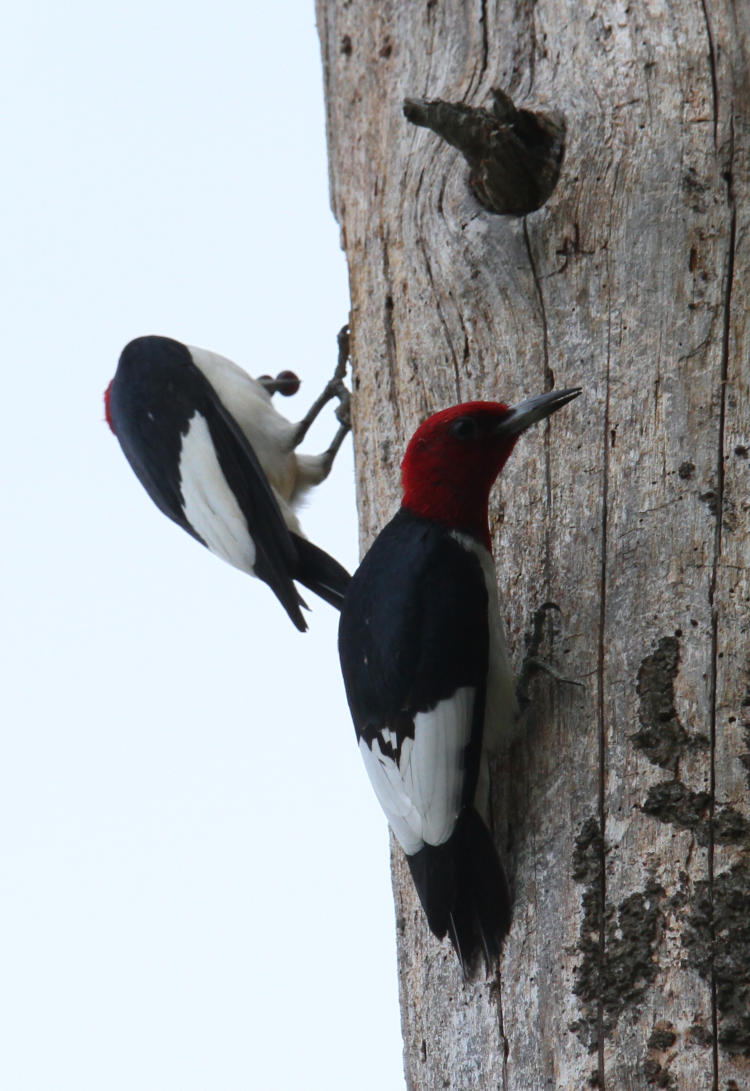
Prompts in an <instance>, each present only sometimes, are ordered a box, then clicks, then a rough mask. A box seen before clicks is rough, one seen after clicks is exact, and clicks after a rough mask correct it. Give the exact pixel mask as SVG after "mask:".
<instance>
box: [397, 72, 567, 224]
mask: <svg viewBox="0 0 750 1091" xmlns="http://www.w3.org/2000/svg"><path fill="white" fill-rule="evenodd" d="M404 115H405V117H406V118H407V119H408V120H409V121H411V122H412V123H413V124H414V125H422V126H424V127H425V128H427V129H432V131H433V132H434V133H437V134H438V136H441V137H442V138H443V140H445V141H447V143H448V144H451V145H452V146H453V147H454V148H458V150H459V151H460V152H461V153H462V155H463V156H464V158H465V159H466V161H467V163H468V164H469V168H470V173H469V185H470V187H471V190H472V193H473V194H474V196H475V197H476V199H477V200H478V201H479V203H480V204H481V205H482V206H483V207H484V208H486V209H487V211H488V212H496V213H499V214H500V215H512V216H525V215H526V214H527V213H528V212H534V211H535V209H537V208H541V207H542V205H543V204H544V203H545V201H547V200H548V199H549V197H550V196H551V195H552V192H553V190H554V188H555V186H556V185H557V180H558V178H559V177H560V168H561V166H562V160H563V154H564V151H565V119H564V118H563V116H562V114H560V113H541V112H537V111H532V110H523V109H518V108H517V107H516V106H515V105H514V103H513V100H512V99H511V97H510V96H509V95H506V94H505V92H504V91H501V90H500V89H499V88H493V91H492V109H491V110H485V109H483V108H482V107H481V106H467V105H466V103H463V102H443V101H442V100H441V99H432V100H430V99H413V98H408V99H405V100H404Z"/></svg>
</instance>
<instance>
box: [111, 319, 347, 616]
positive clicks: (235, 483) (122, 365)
mask: <svg viewBox="0 0 750 1091" xmlns="http://www.w3.org/2000/svg"><path fill="white" fill-rule="evenodd" d="M340 344H341V343H340ZM341 363H342V359H341V357H340V360H339V364H340V366H341ZM343 363H344V364H345V359H344V361H343ZM297 387H299V380H298V379H297V377H296V375H294V374H293V373H292V372H281V374H280V375H278V376H277V377H276V379H271V378H270V377H268V376H262V378H261V379H260V380H257V379H253V378H251V377H250V376H249V375H248V374H247V372H245V371H243V370H242V369H241V368H239V367H237V365H236V364H233V363H232V361H231V360H227V359H226V358H225V357H223V356H218V355H217V354H216V353H213V352H207V351H206V350H205V349H199V348H192V347H190V346H189V345H183V344H182V343H181V342H179V341H173V340H171V339H170V338H168V337H139V338H137V339H136V340H135V341H131V342H130V344H129V345H126V346H125V348H124V349H123V351H122V355H121V356H120V361H119V363H118V365H117V371H116V373H115V377H114V379H113V380H112V382H111V383H110V384H109V386H108V387H107V390H106V393H105V395H104V403H105V412H106V417H107V422H108V423H109V426H110V428H111V429H112V431H113V432H114V434H115V435H116V437H117V439H118V440H119V442H120V446H121V447H122V449H123V451H124V453H125V457H126V458H127V460H128V462H129V463H130V465H131V466H132V468H133V470H134V471H135V474H136V476H137V477H138V479H139V481H140V482H141V484H142V485H143V486H144V488H145V489H146V492H147V493H148V494H149V496H150V497H151V499H152V500H153V501H154V503H155V504H156V506H157V507H158V508H159V509H160V510H161V511H163V512H164V514H165V515H168V516H169V518H170V519H173V520H174V522H175V523H177V524H178V525H179V526H181V527H182V528H183V529H184V530H186V531H187V532H188V534H192V536H193V537H194V538H197V540H198V541H199V542H201V543H202V544H203V545H205V546H207V547H208V548H209V549H210V550H211V552H212V553H215V554H216V555H217V556H218V557H221V558H222V559H223V560H225V561H228V562H229V563H230V564H233V565H235V567H237V568H240V569H242V571H243V572H248V573H250V575H252V576H257V577H258V578H259V579H261V580H264V581H265V582H266V583H267V584H268V585H269V587H270V588H271V590H272V591H273V592H274V593H275V594H276V596H277V597H278V599H279V601H280V602H281V604H282V606H283V607H284V609H285V610H286V612H287V613H288V614H289V617H290V618H291V619H292V621H293V622H294V624H295V625H296V626H297V628H298V629H299V630H300V631H302V632H304V630H305V629H306V628H307V624H306V622H305V619H304V617H303V616H302V612H301V610H300V607H301V606H305V602H304V600H303V599H302V597H301V596H300V594H299V592H298V590H297V588H296V587H295V585H294V582H293V581H294V580H298V581H299V582H300V583H302V584H304V586H305V587H309V588H310V590H311V591H314V592H315V593H316V594H317V595H320V596H321V598H324V599H325V600H326V601H327V602H329V603H331V604H332V605H333V606H336V607H337V608H339V609H340V607H341V603H342V601H343V597H344V593H345V591H346V588H347V586H348V584H349V579H350V577H349V574H348V572H346V570H345V569H344V568H342V567H341V565H340V564H339V563H338V561H335V560H334V559H333V557H330V556H329V555H328V554H327V553H325V552H324V551H323V550H322V549H318V547H317V546H314V545H313V544H312V542H309V541H308V540H307V539H306V538H305V536H304V535H303V533H302V529H301V527H300V525H299V522H298V521H297V516H296V515H295V513H294V509H295V507H296V506H297V505H298V503H299V501H300V499H301V498H302V497H303V496H304V494H305V493H306V492H307V490H308V489H309V488H311V487H312V486H313V485H317V484H319V483H320V482H321V481H323V479H324V478H326V477H327V476H328V473H329V471H330V469H331V465H332V463H333V459H334V457H335V455H336V452H337V451H338V449H339V447H340V445H341V442H342V440H343V439H344V436H345V435H346V432H347V431H348V428H349V425H348V420H346V419H344V421H343V422H342V423H341V424H340V427H339V429H338V431H337V433H336V436H335V438H334V440H333V442H332V444H331V446H330V447H329V448H328V450H327V451H325V452H324V453H323V454H321V455H301V454H297V453H296V447H297V445H298V444H299V443H301V441H302V439H303V438H304V436H305V434H306V432H307V430H308V428H309V426H310V424H312V421H313V420H314V419H315V417H316V416H317V413H318V412H319V411H320V409H321V408H322V407H323V405H325V404H326V402H327V401H329V400H330V399H331V398H332V397H335V396H336V395H338V396H339V397H340V398H345V396H346V394H347V392H346V391H345V389H344V387H343V383H341V381H333V382H332V383H329V384H328V387H327V388H326V390H325V391H324V393H323V394H322V395H321V397H320V398H318V400H317V401H316V402H315V404H314V405H313V407H312V408H311V410H310V412H309V413H308V414H307V416H306V417H305V418H304V419H303V420H302V421H301V422H300V423H299V424H292V423H291V422H290V421H288V420H287V419H286V418H285V417H283V416H282V415H281V414H280V413H278V412H277V411H276V409H275V408H274V406H273V404H272V402H271V395H272V394H274V393H277V392H278V393H282V394H291V393H294V392H295V390H296V388H297ZM342 404H344V407H345V408H346V406H345V402H344V403H342Z"/></svg>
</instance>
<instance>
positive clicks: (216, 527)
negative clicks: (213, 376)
mask: <svg viewBox="0 0 750 1091" xmlns="http://www.w3.org/2000/svg"><path fill="white" fill-rule="evenodd" d="M180 492H181V493H182V499H183V501H184V505H185V516H186V518H187V520H188V522H189V523H190V525H191V527H192V528H193V530H194V531H195V532H196V534H200V536H201V538H202V539H203V541H204V542H205V543H206V545H207V546H208V548H209V549H210V550H211V552H212V553H215V554H216V555H217V556H218V557H221V558H222V560H224V561H228V562H229V564H233V565H234V566H235V568H241V569H242V571H243V572H249V573H250V575H251V576H252V575H254V574H255V572H254V565H255V542H254V541H253V539H252V538H251V536H250V533H249V531H248V529H247V520H246V519H245V516H244V515H243V514H242V509H241V508H240V506H239V504H238V503H237V498H236V497H235V495H234V493H233V492H232V490H231V489H230V487H229V485H228V484H227V479H226V478H225V477H224V474H223V473H222V470H221V466H220V465H219V460H218V458H217V456H216V451H215V449H214V445H213V441H212V440H211V433H210V432H209V428H208V424H207V423H206V419H205V417H203V416H202V415H201V414H200V413H195V414H194V415H193V417H192V418H191V420H190V424H189V427H188V431H187V435H185V436H183V438H182V447H181V450H180Z"/></svg>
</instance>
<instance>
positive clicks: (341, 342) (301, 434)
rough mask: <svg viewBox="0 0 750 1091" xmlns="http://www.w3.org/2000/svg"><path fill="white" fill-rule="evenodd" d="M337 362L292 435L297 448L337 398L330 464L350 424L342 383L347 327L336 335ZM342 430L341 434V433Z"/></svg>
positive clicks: (348, 397)
mask: <svg viewBox="0 0 750 1091" xmlns="http://www.w3.org/2000/svg"><path fill="white" fill-rule="evenodd" d="M338 346H339V354H338V362H337V364H336V370H335V372H334V374H333V378H332V379H329V380H328V382H327V383H326V385H325V386H324V387H323V392H322V394H321V395H320V397H318V398H316V399H315V401H314V402H313V404H312V405H311V406H310V408H309V410H308V411H307V413H306V414H305V416H304V417H303V418H302V420H301V421H300V422H299V424H298V425H297V430H296V432H295V433H294V446H295V447H298V446H299V444H300V443H301V442H302V440H303V439H304V438H305V436H306V435H307V433H308V431H309V429H310V426H311V424H312V423H313V421H314V420H315V419H316V417H317V416H318V414H319V413H320V411H321V409H323V408H324V407H325V406H326V405H328V403H329V402H330V401H332V400H333V399H334V398H338V400H339V405H338V408H337V409H336V419H337V420H338V422H339V424H340V426H341V427H340V428H339V431H338V432H337V433H336V436H335V437H334V440H333V443H332V444H331V446H330V448H329V451H332V452H333V453H332V454H331V462H333V458H334V456H335V454H336V452H337V451H338V449H339V447H340V446H341V444H342V442H343V440H344V437H345V436H346V433H347V432H348V431H349V428H350V427H351V424H350V422H349V399H350V398H351V394H350V392H349V390H348V389H347V387H346V384H345V383H344V376H345V375H346V365H347V363H348V361H349V327H348V326H342V328H341V329H340V330H339V333H338ZM342 429H343V432H342Z"/></svg>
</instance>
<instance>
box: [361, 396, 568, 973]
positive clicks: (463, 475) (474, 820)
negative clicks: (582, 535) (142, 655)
mask: <svg viewBox="0 0 750 1091" xmlns="http://www.w3.org/2000/svg"><path fill="white" fill-rule="evenodd" d="M579 393H580V388H575V389H571V390H559V391H552V392H550V393H549V394H541V395H540V396H539V397H535V398H529V399H528V400H527V401H524V402H521V403H520V404H519V405H515V406H507V405H503V404H500V403H497V402H467V403H466V404H464V405H456V406H453V407H452V408H450V409H445V410H443V411H442V412H441V413H436V414H435V415H434V416H432V417H430V418H429V419H428V420H426V421H425V422H424V424H423V425H422V426H421V427H420V428H418V429H417V431H416V432H415V433H414V435H413V437H412V439H411V442H410V443H409V445H408V447H407V450H406V455H405V457H404V461H403V463H402V485H403V501H402V505H401V510H400V511H399V512H398V513H397V514H396V516H395V517H394V518H393V519H392V520H391V522H390V523H388V525H387V526H386V527H385V528H384V530H382V531H381V533H380V534H379V535H378V537H377V538H376V540H375V542H374V543H373V545H372V547H371V549H370V551H369V552H368V553H367V555H366V557H365V559H364V560H363V561H362V564H361V565H360V567H359V569H358V570H357V572H356V573H355V574H354V576H353V577H352V581H351V583H350V585H349V590H348V591H347V594H346V598H345V600H344V605H343V607H342V611H341V621H340V625H339V654H340V656H341V667H342V671H343V675H344V683H345V686H346V695H347V700H348V702H349V708H350V710H351V714H352V719H353V720H354V726H355V729H356V733H357V738H358V740H359V748H360V751H361V753H362V757H363V758H364V762H365V766H366V768H367V772H368V775H369V777H370V780H371V781H372V785H373V787H374V789H375V794H376V795H377V797H378V800H379V802H380V804H381V806H382V808H383V810H384V811H385V813H386V815H387V817H388V821H389V823H390V825H391V828H392V830H393V832H394V834H395V835H396V837H397V839H398V841H399V842H400V844H401V847H402V848H403V850H404V852H405V853H406V858H407V860H408V862H409V868H410V870H411V874H412V878H413V880H414V883H415V886H416V888H417V893H418V894H419V898H420V901H421V902H422V906H423V908H424V911H425V913H426V915H427V922H428V924H429V926H430V928H431V929H432V931H433V932H434V933H435V935H436V936H438V937H440V938H441V939H442V937H443V936H445V935H446V933H448V935H449V936H450V939H451V941H452V943H453V946H454V948H455V950H456V953H457V954H458V957H459V959H460V961H461V965H462V968H463V971H464V974H465V975H466V976H469V975H471V974H473V973H474V972H475V970H476V968H477V965H478V963H479V960H480V956H483V957H484V960H485V965H486V967H487V971H488V972H490V971H491V969H492V967H493V966H494V964H495V962H496V960H497V958H498V956H499V954H500V949H501V946H502V943H503V939H504V937H505V935H506V933H507V931H508V929H509V927H510V918H511V901H510V893H509V890H508V884H507V881H506V878H505V873H504V870H503V866H502V863H501V861H500V858H499V856H498V853H497V850H496V848H495V844H494V842H493V839H492V836H491V834H490V832H489V828H488V821H489V815H488V795H489V782H488V768H487V766H488V763H487V756H488V754H489V752H490V751H491V750H493V749H501V748H502V747H503V743H504V742H505V745H507V742H508V741H509V739H510V737H511V732H512V728H513V725H514V721H515V719H516V700H515V691H514V681H513V675H512V672H511V669H510V665H509V662H508V656H507V652H506V647H505V636H504V627H503V623H502V620H501V616H500V612H499V604H498V595H497V585H496V579H495V566H494V563H493V560H492V554H491V545H490V533H489V521H488V502H489V494H490V489H491V488H492V485H493V483H494V481H495V479H496V478H497V476H498V474H499V473H500V471H501V470H502V468H503V466H504V465H505V462H506V460H507V458H508V456H509V455H510V453H511V451H512V450H513V447H514V446H515V443H516V441H517V439H518V437H519V436H520V435H521V433H522V432H524V431H525V430H526V429H527V428H528V427H529V425H531V424H533V423H534V422H535V421H539V420H542V418H544V417H547V416H549V414H550V413H554V412H555V411H556V410H557V409H560V408H561V406H563V405H566V404H567V403H568V402H569V401H571V400H572V399H573V398H575V397H576V396H577V395H578V394H579Z"/></svg>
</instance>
